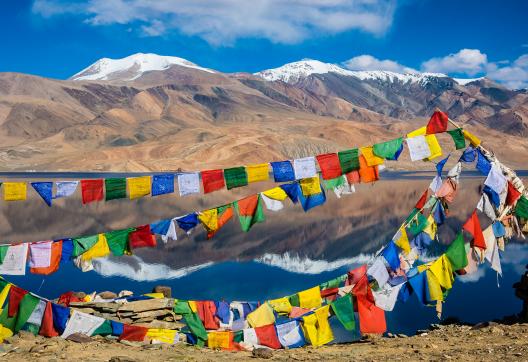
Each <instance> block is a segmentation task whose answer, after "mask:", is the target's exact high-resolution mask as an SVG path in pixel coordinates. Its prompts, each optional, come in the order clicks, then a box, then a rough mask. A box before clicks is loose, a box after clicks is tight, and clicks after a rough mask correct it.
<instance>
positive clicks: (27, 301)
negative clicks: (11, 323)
mask: <svg viewBox="0 0 528 362" xmlns="http://www.w3.org/2000/svg"><path fill="white" fill-rule="evenodd" d="M39 302H40V299H39V298H37V297H35V296H33V295H31V294H29V293H27V294H26V295H24V297H23V298H22V300H21V301H20V305H19V307H18V311H17V320H16V323H15V329H14V330H13V332H15V333H18V332H19V331H20V330H21V329H22V327H24V325H25V324H26V322H27V321H28V319H29V317H30V316H31V313H33V311H34V310H35V308H36V307H37V305H38V304H39Z"/></svg>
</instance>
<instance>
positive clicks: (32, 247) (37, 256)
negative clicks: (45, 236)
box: [29, 240, 53, 268]
mask: <svg viewBox="0 0 528 362" xmlns="http://www.w3.org/2000/svg"><path fill="white" fill-rule="evenodd" d="M52 243H53V241H51V240H48V241H39V242H36V243H31V244H29V254H30V257H29V267H30V268H47V267H49V266H50V263H51V244H52Z"/></svg>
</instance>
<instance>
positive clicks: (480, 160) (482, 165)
mask: <svg viewBox="0 0 528 362" xmlns="http://www.w3.org/2000/svg"><path fill="white" fill-rule="evenodd" d="M475 168H476V169H477V170H479V171H480V173H482V174H483V175H484V176H487V175H488V174H489V173H490V171H491V162H489V160H488V159H487V158H486V156H484V154H483V153H482V151H481V150H480V149H478V148H477V164H476V165H475Z"/></svg>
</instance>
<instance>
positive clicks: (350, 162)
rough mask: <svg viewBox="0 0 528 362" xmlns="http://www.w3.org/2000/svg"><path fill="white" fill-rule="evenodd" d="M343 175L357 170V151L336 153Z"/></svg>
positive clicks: (355, 149)
mask: <svg viewBox="0 0 528 362" xmlns="http://www.w3.org/2000/svg"><path fill="white" fill-rule="evenodd" d="M337 157H339V164H340V165H341V170H342V171H343V173H349V172H352V171H355V170H359V149H357V148H354V149H351V150H346V151H340V152H338V153H337Z"/></svg>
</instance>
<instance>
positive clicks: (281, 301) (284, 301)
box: [268, 297, 292, 314]
mask: <svg viewBox="0 0 528 362" xmlns="http://www.w3.org/2000/svg"><path fill="white" fill-rule="evenodd" d="M268 303H269V304H270V306H271V307H272V308H273V310H274V311H275V312H277V313H278V314H289V313H290V312H291V310H292V305H291V303H290V300H289V299H288V298H287V297H282V298H277V299H272V300H269V301H268Z"/></svg>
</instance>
